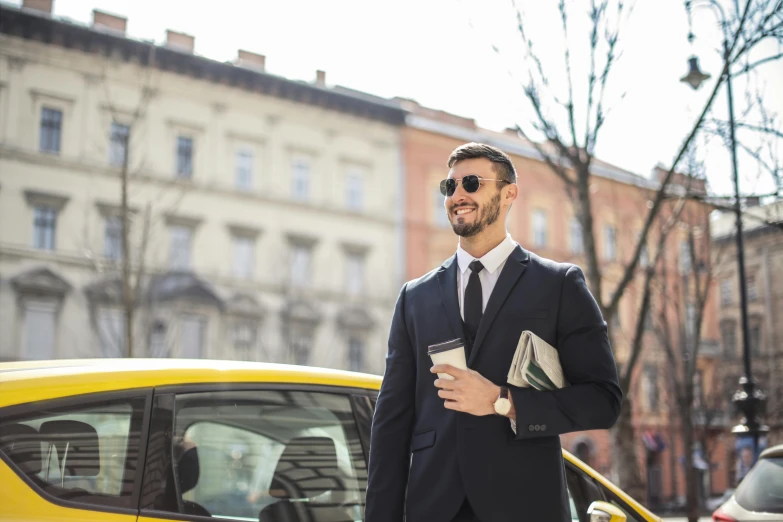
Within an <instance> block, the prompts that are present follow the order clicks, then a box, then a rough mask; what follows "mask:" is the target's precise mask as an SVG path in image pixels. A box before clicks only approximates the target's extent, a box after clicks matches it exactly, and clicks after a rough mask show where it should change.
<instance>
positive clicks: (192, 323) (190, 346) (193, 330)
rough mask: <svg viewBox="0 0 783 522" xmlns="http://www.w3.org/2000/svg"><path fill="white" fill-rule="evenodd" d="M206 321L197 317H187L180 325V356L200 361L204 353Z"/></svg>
mask: <svg viewBox="0 0 783 522" xmlns="http://www.w3.org/2000/svg"><path fill="white" fill-rule="evenodd" d="M205 330H206V320H205V319H204V318H202V317H200V316H197V315H185V316H183V317H182V320H181V323H180V342H181V343H182V344H181V346H180V356H181V357H183V358H185V359H200V358H201V356H202V355H203V353H204V331H205Z"/></svg>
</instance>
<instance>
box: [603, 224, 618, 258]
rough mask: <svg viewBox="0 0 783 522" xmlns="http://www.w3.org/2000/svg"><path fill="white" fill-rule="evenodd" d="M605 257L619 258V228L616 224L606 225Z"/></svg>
mask: <svg viewBox="0 0 783 522" xmlns="http://www.w3.org/2000/svg"><path fill="white" fill-rule="evenodd" d="M604 259H606V260H607V261H614V260H615V259H617V229H616V228H615V227H614V225H604Z"/></svg>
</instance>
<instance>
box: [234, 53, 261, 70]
mask: <svg viewBox="0 0 783 522" xmlns="http://www.w3.org/2000/svg"><path fill="white" fill-rule="evenodd" d="M234 63H235V64H236V65H239V66H240V67H246V68H248V69H255V70H257V71H262V72H263V71H264V69H265V68H266V56H264V55H263V54H256V53H252V52H250V51H245V50H243V49H240V50H239V53H238V54H237V59H236V62H234Z"/></svg>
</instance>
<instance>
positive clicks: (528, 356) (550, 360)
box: [508, 330, 568, 391]
mask: <svg viewBox="0 0 783 522" xmlns="http://www.w3.org/2000/svg"><path fill="white" fill-rule="evenodd" d="M508 383H509V384H511V385H513V386H519V387H520V388H535V389H536V390H540V391H545V390H555V389H558V388H563V387H565V386H568V383H567V382H566V380H565V377H564V376H563V368H562V367H561V366H560V357H559V356H558V353H557V350H556V349H555V348H554V347H553V346H552V345H550V344H549V343H547V342H546V341H544V340H543V339H541V338H540V337H539V336H537V335H536V334H534V333H533V332H531V331H529V330H525V331H524V332H522V335H520V336H519V343H518V344H517V351H516V352H515V353H514V360H513V361H511V369H510V370H509V372H508Z"/></svg>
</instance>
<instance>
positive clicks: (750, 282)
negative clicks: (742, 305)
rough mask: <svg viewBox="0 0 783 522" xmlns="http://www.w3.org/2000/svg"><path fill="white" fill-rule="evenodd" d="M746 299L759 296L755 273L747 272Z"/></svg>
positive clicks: (752, 299) (753, 298) (751, 299)
mask: <svg viewBox="0 0 783 522" xmlns="http://www.w3.org/2000/svg"><path fill="white" fill-rule="evenodd" d="M746 281H747V285H746V286H747V288H748V301H756V300H758V298H759V288H758V285H757V284H756V274H748V276H747V278H746Z"/></svg>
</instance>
